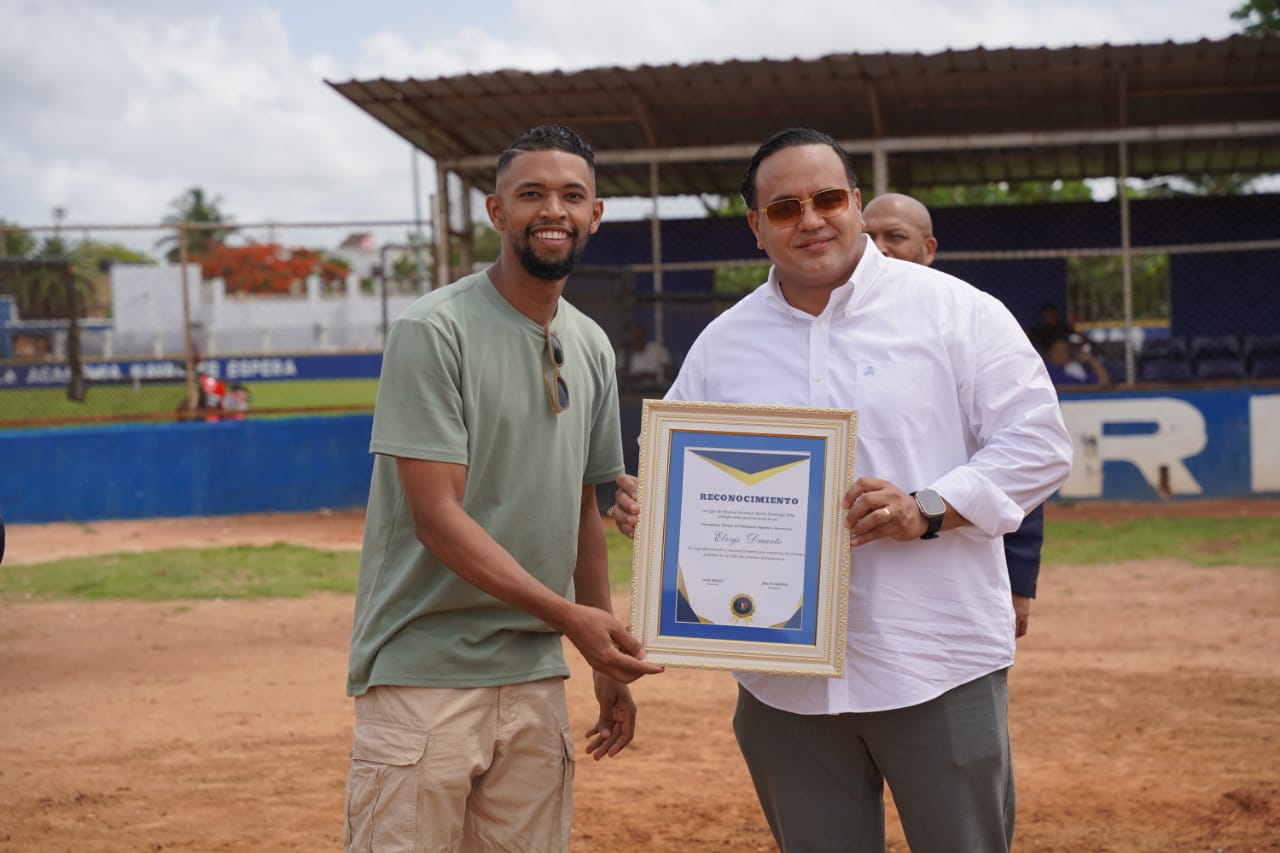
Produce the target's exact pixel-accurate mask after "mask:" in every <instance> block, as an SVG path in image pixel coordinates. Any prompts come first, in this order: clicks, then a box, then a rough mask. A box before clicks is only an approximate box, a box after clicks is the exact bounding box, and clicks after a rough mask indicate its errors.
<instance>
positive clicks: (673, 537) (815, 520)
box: [658, 430, 827, 646]
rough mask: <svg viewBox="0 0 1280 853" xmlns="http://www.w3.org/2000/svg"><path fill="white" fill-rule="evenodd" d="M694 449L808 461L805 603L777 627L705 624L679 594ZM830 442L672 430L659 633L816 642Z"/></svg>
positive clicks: (742, 640) (733, 638) (677, 635)
mask: <svg viewBox="0 0 1280 853" xmlns="http://www.w3.org/2000/svg"><path fill="white" fill-rule="evenodd" d="M690 446H695V447H698V448H711V449H718V450H751V451H769V452H777V453H785V454H793V455H804V456H807V457H808V458H809V461H810V466H809V484H808V498H809V508H810V512H809V513H808V518H807V519H806V525H805V556H804V585H803V588H804V599H803V603H802V605H801V608H800V610H799V611H798V612H797V613H796V616H795V617H794V618H792V619H791V620H790V621H789V622H787V624H785V625H782V626H778V627H761V626H755V625H723V624H709V623H706V622H701V621H700V620H698V619H697V617H696V616H694V615H693V614H692V611H691V608H689V605H688V602H687V601H685V599H684V596H683V595H681V593H680V590H679V578H680V569H679V562H680V518H681V509H682V503H683V500H684V479H685V471H684V460H685V450H686V449H687V448H689V447H690ZM826 453H827V440H826V439H825V438H822V437H817V436H787V435H773V434H768V433H742V432H732V433H728V432H715V431H702V430H672V431H671V450H670V455H669V456H668V464H669V466H670V470H669V471H668V476H667V516H666V518H665V520H664V536H663V541H664V547H663V553H662V584H661V588H662V594H661V602H660V608H659V609H660V612H659V618H658V633H659V634H660V635H663V636H674V637H693V638H705V639H713V640H735V641H739V642H758V643H760V642H763V643H787V644H795V645H808V646H812V645H814V644H815V643H816V642H817V629H818V625H817V623H818V619H817V613H818V582H819V569H820V564H821V550H822V507H823V485H824V483H823V476H824V471H825V470H826Z"/></svg>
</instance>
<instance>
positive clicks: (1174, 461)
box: [1060, 397, 1208, 498]
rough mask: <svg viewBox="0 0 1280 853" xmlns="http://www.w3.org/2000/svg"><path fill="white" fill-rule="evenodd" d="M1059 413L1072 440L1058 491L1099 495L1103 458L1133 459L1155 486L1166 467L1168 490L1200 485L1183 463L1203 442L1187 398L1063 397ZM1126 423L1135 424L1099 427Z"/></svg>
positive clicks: (1200, 421)
mask: <svg viewBox="0 0 1280 853" xmlns="http://www.w3.org/2000/svg"><path fill="white" fill-rule="evenodd" d="M1062 419H1063V421H1064V422H1065V423H1066V425H1067V431H1068V432H1070V433H1071V440H1072V442H1073V444H1074V445H1075V458H1074V459H1073V460H1072V465H1071V474H1070V476H1068V477H1067V481H1066V482H1065V483H1063V484H1062V489H1061V492H1060V494H1061V495H1062V497H1064V498H1100V497H1102V496H1103V482H1102V463H1103V462H1129V463H1131V464H1133V465H1134V466H1135V467H1136V468H1137V469H1138V470H1139V471H1140V472H1141V473H1142V476H1143V478H1145V479H1146V481H1147V483H1148V484H1150V486H1151V488H1152V489H1154V490H1156V491H1159V490H1160V488H1161V474H1160V469H1161V468H1164V469H1166V471H1167V475H1166V476H1167V480H1166V482H1167V485H1168V488H1169V492H1170V493H1171V494H1175V495H1198V494H1200V493H1201V492H1202V491H1203V490H1202V489H1201V488H1200V484H1199V483H1198V482H1196V479H1195V477H1193V476H1191V472H1190V471H1188V470H1187V466H1186V465H1185V464H1184V460H1186V459H1189V458H1191V457H1192V456H1195V455H1197V454H1198V453H1200V452H1201V451H1203V450H1204V448H1205V446H1206V445H1207V444H1208V433H1207V432H1206V430H1205V423H1204V415H1202V414H1201V413H1200V410H1199V409H1197V408H1196V407H1195V406H1193V405H1191V404H1190V403H1188V402H1186V401H1184V400H1178V399H1176V398H1173V397H1155V398H1145V399H1144V398H1134V399H1127V400H1080V401H1077V402H1066V401H1064V402H1063V403H1062ZM1125 424H1127V425H1130V426H1132V427H1135V428H1137V429H1134V430H1131V431H1128V432H1124V431H1121V430H1115V431H1113V432H1112V434H1107V433H1106V431H1105V430H1104V427H1105V426H1107V425H1111V426H1117V425H1125Z"/></svg>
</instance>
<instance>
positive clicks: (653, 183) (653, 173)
mask: <svg viewBox="0 0 1280 853" xmlns="http://www.w3.org/2000/svg"><path fill="white" fill-rule="evenodd" d="M659 194H660V193H659V191H658V161H656V160H650V161H649V196H650V198H652V199H653V213H652V214H650V217H649V242H650V243H651V244H652V246H653V295H654V297H655V298H654V300H653V339H654V340H655V341H657V342H658V343H660V344H661V343H663V334H662V325H663V324H662V299H661V298H660V297H661V294H662V218H661V217H660V216H659V215H658V196H659Z"/></svg>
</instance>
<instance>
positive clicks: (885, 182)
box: [871, 145, 889, 195]
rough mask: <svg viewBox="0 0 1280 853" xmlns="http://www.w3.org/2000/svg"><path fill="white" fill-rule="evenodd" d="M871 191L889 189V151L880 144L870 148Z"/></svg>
mask: <svg viewBox="0 0 1280 853" xmlns="http://www.w3.org/2000/svg"><path fill="white" fill-rule="evenodd" d="M871 191H872V193H873V194H874V195H884V194H885V193H886V192H888V191H889V152H888V151H886V150H885V149H884V147H883V146H880V145H877V146H876V147H875V148H872V149H871Z"/></svg>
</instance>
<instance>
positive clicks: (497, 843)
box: [344, 126, 662, 851]
mask: <svg viewBox="0 0 1280 853" xmlns="http://www.w3.org/2000/svg"><path fill="white" fill-rule="evenodd" d="M486 209H487V211H488V213H489V220H490V222H492V224H493V226H494V228H495V229H496V230H497V231H498V233H499V235H500V237H501V241H502V248H501V254H500V255H499V257H498V259H497V260H496V261H495V262H494V263H493V264H492V265H491V266H490V267H489V268H488V269H486V270H483V271H481V272H478V273H475V274H472V275H468V276H466V277H464V278H462V279H460V280H459V281H456V282H454V283H453V284H452V285H450V286H449V287H443V288H440V289H439V290H435V291H433V292H431V293H429V294H427V295H426V296H423V297H421V298H420V299H419V300H418V301H416V302H414V303H413V304H412V305H410V306H409V307H408V308H407V309H405V311H404V312H403V313H402V314H401V315H400V318H399V319H398V320H396V322H395V323H394V324H393V325H392V327H391V330H390V333H389V334H388V336H387V345H386V350H385V354H384V356H383V359H382V375H381V378H380V380H379V383H378V399H377V402H376V404H375V407H374V413H373V434H372V440H371V442H370V449H371V450H372V452H373V453H374V454H375V458H374V463H373V479H372V482H371V484H370V489H369V503H368V510H367V513H366V519H365V537H364V545H363V548H362V550H361V554H360V572H359V578H358V583H357V586H356V602H355V616H354V624H353V628H352V638H351V650H350V661H349V671H348V676H347V692H348V694H349V695H351V696H353V697H355V702H354V704H355V730H354V732H353V748H352V752H351V764H350V769H349V773H348V777H347V809H346V815H347V818H346V826H345V831H344V834H345V836H346V844H347V850H349V851H355V850H361V851H366V850H379V851H384V850H397V851H399V850H455V849H467V850H481V849H483V850H539V851H565V850H568V848H569V832H570V818H571V814H572V805H573V798H572V793H573V788H572V785H573V766H574V764H573V758H572V753H571V752H569V753H568V754H567V753H566V743H571V738H572V734H570V732H569V729H568V726H569V718H568V701H567V697H566V694H565V687H564V680H565V678H566V677H567V676H568V675H569V669H568V667H567V666H566V664H565V660H564V652H563V640H562V638H563V639H567V640H568V641H569V642H570V643H572V644H573V645H574V646H576V647H577V648H578V650H579V651H580V652H581V653H582V655H583V657H584V658H586V660H587V662H588V663H589V664H590V666H591V668H592V670H593V671H594V676H593V682H594V688H595V694H596V699H597V701H598V703H599V717H598V718H597V720H596V721H595V724H594V725H593V726H592V727H591V728H590V729H589V730H588V732H587V739H588V743H587V751H588V752H589V753H590V754H591V755H592V756H593V757H594V758H596V759H600V758H603V757H605V756H612V755H616V754H617V753H618V752H619V751H620V750H622V749H623V748H624V747H626V746H627V744H628V743H629V742H630V741H631V739H632V734H633V728H634V725H635V717H636V705H635V702H634V701H633V700H632V697H631V693H630V690H629V688H628V687H627V686H626V684H627V682H630V681H632V680H634V679H636V678H638V677H640V676H641V675H644V674H646V673H652V672H660V671H661V669H662V668H661V667H659V666H656V665H654V664H650V663H647V662H646V661H644V660H643V657H644V652H643V649H641V647H640V644H639V641H637V640H636V638H635V637H634V636H632V635H631V634H630V632H628V631H627V628H626V626H625V625H624V624H623V623H622V622H620V621H619V620H618V619H617V618H616V617H615V616H614V615H613V613H612V608H611V604H610V599H611V596H610V591H609V578H608V554H607V548H606V543H605V537H604V528H603V526H602V525H601V523H600V509H599V506H598V505H597V503H596V484H598V483H603V482H608V481H610V480H612V479H613V478H614V477H616V476H617V475H618V474H619V473H621V472H622V470H623V457H622V438H621V430H620V429H619V422H618V418H619V407H618V392H617V376H616V375H615V373H614V365H613V357H614V355H613V348H612V347H611V346H610V345H609V340H608V338H607V337H606V336H605V334H604V332H603V330H601V329H600V327H599V326H597V325H596V324H595V323H594V322H593V321H592V320H591V319H590V318H588V317H587V316H586V315H585V314H583V313H582V312H581V311H579V310H578V309H576V308H574V307H573V306H572V305H570V304H569V303H567V302H566V301H564V300H563V299H561V293H562V292H563V290H564V286H565V283H566V281H567V280H568V276H569V274H570V273H571V272H572V271H573V269H574V266H575V264H576V263H577V260H578V258H579V257H580V256H581V253H582V251H583V249H584V248H585V247H586V242H587V238H588V235H590V234H593V233H595V231H596V229H597V228H598V227H599V224H600V216H601V213H602V211H603V204H602V202H601V201H600V200H599V199H598V198H597V197H596V193H595V172H594V158H593V155H592V152H591V149H590V147H588V146H587V144H586V143H585V142H584V141H583V140H582V139H581V138H579V136H578V135H577V134H576V133H574V132H573V131H572V130H570V129H569V128H567V127H561V126H544V127H537V128H533V129H532V130H529V131H527V132H526V133H525V134H524V135H522V136H521V137H520V138H518V139H517V140H515V141H514V142H513V143H512V144H511V145H510V146H508V147H507V149H506V150H505V151H503V153H502V154H501V155H500V156H499V158H498V164H497V174H496V182H495V188H494V192H493V194H492V195H490V196H489V197H488V199H487V201H486ZM498 723H500V725H498Z"/></svg>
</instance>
